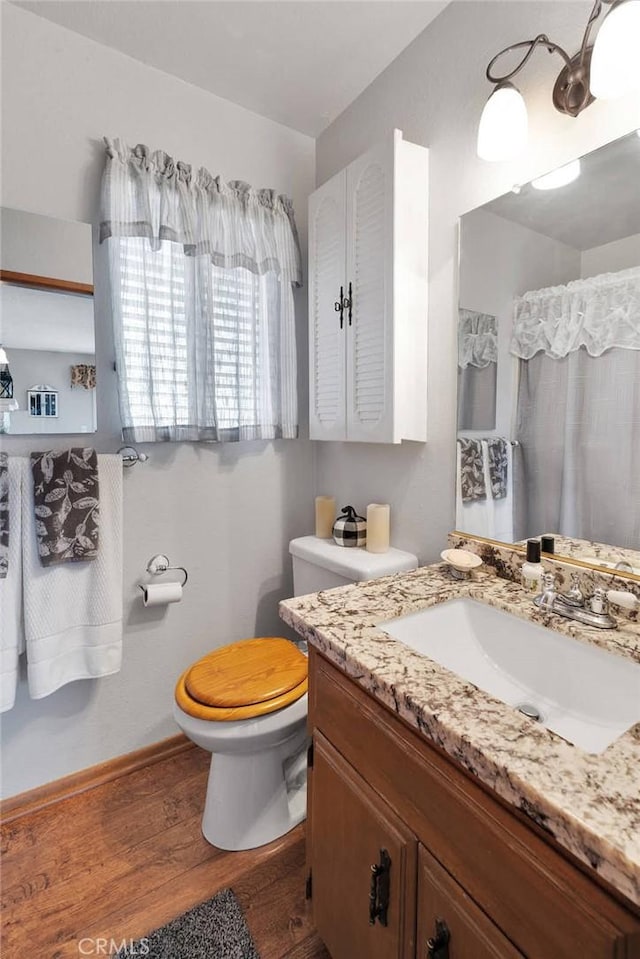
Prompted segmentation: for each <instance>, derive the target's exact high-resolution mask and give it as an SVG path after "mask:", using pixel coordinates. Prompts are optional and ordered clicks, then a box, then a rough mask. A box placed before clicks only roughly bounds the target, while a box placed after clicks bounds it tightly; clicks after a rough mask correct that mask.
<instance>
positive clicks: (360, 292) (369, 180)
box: [347, 138, 395, 443]
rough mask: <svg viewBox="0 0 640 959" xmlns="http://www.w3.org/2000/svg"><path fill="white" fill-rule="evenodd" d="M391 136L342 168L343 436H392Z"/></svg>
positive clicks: (365, 438) (386, 439)
mask: <svg viewBox="0 0 640 959" xmlns="http://www.w3.org/2000/svg"><path fill="white" fill-rule="evenodd" d="M394 150H395V139H394V138H388V140H387V141H386V142H385V143H382V144H380V145H379V146H377V147H375V148H374V149H372V150H370V151H369V152H368V153H365V154H364V155H363V156H361V157H359V158H358V159H357V160H355V161H354V162H353V163H352V164H350V166H349V167H348V168H347V283H350V284H351V299H352V318H351V323H349V317H348V316H347V438H348V439H349V440H360V441H364V442H378V443H380V442H387V443H389V442H392V441H393V415H394V409H393V366H394V362H393V361H394V357H393V192H394V191H393V176H394Z"/></svg>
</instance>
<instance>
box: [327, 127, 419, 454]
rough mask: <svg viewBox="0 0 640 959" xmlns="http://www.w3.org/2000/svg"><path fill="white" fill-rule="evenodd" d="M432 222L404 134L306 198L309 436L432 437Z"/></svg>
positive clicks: (415, 157)
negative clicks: (429, 339)
mask: <svg viewBox="0 0 640 959" xmlns="http://www.w3.org/2000/svg"><path fill="white" fill-rule="evenodd" d="M427 221H428V151H427V150H426V149H425V148H424V147H421V146H417V145H416V144H414V143H408V142H407V141H405V140H403V138H402V133H401V131H400V130H394V131H393V135H392V136H389V138H388V139H387V140H385V141H384V142H383V143H380V144H378V145H377V146H375V147H374V148H373V149H371V150H369V151H368V152H367V153H365V154H363V156H361V157H359V158H358V159H357V160H354V162H353V163H351V164H350V165H349V166H348V167H347V168H346V169H345V170H341V171H340V173H337V174H336V175H335V176H334V177H332V178H331V179H330V180H328V181H327V183H325V184H323V186H321V187H320V188H319V189H318V190H316V191H315V193H313V194H312V195H311V197H310V198H309V406H310V411H309V429H310V436H311V439H313V440H354V441H359V442H365V443H399V442H400V441H401V440H403V439H406V440H417V441H422V442H424V441H425V440H426V438H427Z"/></svg>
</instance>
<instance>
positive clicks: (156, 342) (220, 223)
mask: <svg viewBox="0 0 640 959" xmlns="http://www.w3.org/2000/svg"><path fill="white" fill-rule="evenodd" d="M105 143H106V167H105V171H104V177H103V184H102V216H101V223H100V241H101V243H102V242H104V243H105V245H106V247H107V251H108V258H109V271H110V295H111V312H112V315H113V323H114V339H115V350H116V369H117V374H118V387H119V399H120V413H121V419H122V427H123V437H124V439H125V440H126V441H128V442H139V443H141V442H153V441H159V440H169V441H179V440H187V441H213V442H219V441H223V440H253V439H276V438H280V437H284V438H293V437H295V436H297V433H298V409H297V383H296V337H295V312H294V301H293V287H294V286H299V285H301V264H300V250H299V245H298V236H297V232H296V227H295V220H294V216H293V208H292V205H291V201H290V200H288V199H287V198H286V197H284V196H280V195H279V194H277V193H276V192H275V191H274V190H257V189H254V188H252V187H250V186H249V185H248V184H246V183H242V182H240V181H234V182H233V183H224V182H223V181H222V180H221V179H220V178H219V177H213V176H211V174H210V173H208V171H207V170H205V169H200V170H198V171H197V172H193V171H192V168H191V167H190V166H189V165H188V164H186V163H181V162H177V161H175V160H173V159H172V158H171V157H170V156H168V155H167V154H166V153H164V152H162V151H155V152H152V151H150V150H149V149H148V148H147V147H146V146H142V145H138V146H136V147H134V148H130V147H128V146H127V145H126V144H125V143H123V142H122V141H121V140H110V139H105Z"/></svg>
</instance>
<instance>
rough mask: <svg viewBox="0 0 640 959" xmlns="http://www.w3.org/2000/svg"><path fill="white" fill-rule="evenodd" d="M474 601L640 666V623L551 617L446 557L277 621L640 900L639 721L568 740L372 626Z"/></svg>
mask: <svg viewBox="0 0 640 959" xmlns="http://www.w3.org/2000/svg"><path fill="white" fill-rule="evenodd" d="M464 596H467V597H470V598H472V599H476V600H479V601H481V602H483V603H487V604H489V605H491V606H496V607H499V608H501V609H504V610H506V611H508V612H510V613H513V614H514V615H516V616H520V617H522V618H525V619H529V620H531V621H532V622H537V623H539V624H542V625H552V626H553V628H554V629H556V630H557V631H558V632H562V633H565V634H567V635H571V636H573V637H575V638H576V639H578V640H580V641H584V642H589V643H593V644H594V645H598V646H600V647H601V648H604V649H608V650H609V651H612V652H615V653H617V654H619V655H623V656H625V657H628V658H630V659H632V660H634V661H636V662H640V624H639V623H634V622H630V621H625V620H621V621H620V628H619V629H617V630H598V629H595V628H592V627H585V626H582V625H580V624H578V623H575V622H572V621H570V620H566V619H563V618H562V617H559V616H553V615H552V616H551V617H549V619H548V622H545V615H546V614H543V613H541V612H540V611H538V610H537V609H536V608H535V607H534V606H533V604H532V602H531V596H530V594H527V593H525V592H524V590H523V589H522V587H521V586H520V585H519V584H516V583H512V582H509V581H507V580H504V579H500V578H498V577H496V576H495V574H493V573H492V572H484V571H482V570H480V571H478V572H475V573H474V574H473V579H472V580H469V581H466V582H460V581H456V580H453V579H452V578H451V576H450V574H449V571H448V568H447V567H446V566H445V565H444V564H438V565H436V566H427V567H422V568H420V569H417V570H414V571H413V572H410V573H398V574H396V575H395V576H387V577H384V578H382V579H377V580H373V581H371V582H365V583H358V584H356V585H353V586H341V587H339V588H337V589H332V590H325V591H323V592H320V593H313V594H310V595H309V596H301V597H296V598H294V599H288V600H285V601H283V602H282V603H280V615H281V617H282V619H283V620H284V621H285V622H286V623H288V624H289V625H290V626H292V627H293V629H295V630H296V632H298V633H299V634H300V635H301V636H303V637H304V638H305V639H307V640H308V642H309V643H310V644H311V645H312V646H314V647H315V648H317V649H318V650H319V651H320V652H322V653H323V654H324V655H325V656H326V657H327V658H328V659H330V660H331V661H332V662H333V663H334V664H335V665H336V666H337V667H338V668H339V669H341V670H342V671H343V672H344V673H346V674H347V675H348V676H350V677H351V678H352V679H354V680H355V681H356V682H357V683H358V684H359V685H360V686H362V688H363V689H365V690H367V691H368V692H369V693H371V694H372V695H373V696H374V697H375V698H376V699H378V700H380V702H382V703H384V705H385V706H387V707H389V708H390V709H391V710H393V711H394V712H396V713H397V714H398V715H400V716H401V717H402V718H403V719H404V720H405V721H407V722H408V723H409V724H410V725H412V726H414V727H415V728H416V729H418V730H419V731H420V732H421V733H422V734H423V735H424V736H425V737H426V738H427V739H429V740H432V741H433V742H435V743H437V745H439V746H440V747H441V748H443V749H444V750H445V751H446V752H447V753H448V754H449V755H450V756H451V757H452V758H453V759H455V760H457V761H458V762H459V763H460V764H461V765H462V766H464V767H465V768H466V769H467V770H468V771H469V772H471V773H472V774H473V775H475V776H477V777H478V779H480V780H481V781H482V782H483V783H485V784H486V785H487V786H489V787H490V788H491V789H493V790H494V791H495V792H496V793H497V794H498V795H499V796H500V797H501V798H502V799H503V800H505V801H506V802H508V803H509V804H511V805H513V806H515V807H516V808H517V809H519V810H521V811H522V812H524V813H526V815H528V816H529V817H530V818H531V819H532V820H533V821H534V822H536V823H537V824H538V825H539V826H541V827H542V828H543V829H544V830H545V831H546V832H548V833H549V834H550V835H551V836H553V837H554V838H555V840H556V841H557V842H558V843H559V844H560V845H561V846H563V847H565V848H566V849H567V850H568V851H569V852H571V853H572V854H573V855H574V856H576V857H577V858H578V859H580V860H582V861H583V862H584V863H586V864H587V865H589V866H590V867H591V868H593V869H594V870H595V871H596V872H597V873H598V874H599V875H600V876H601V877H602V878H603V879H604V880H606V881H607V882H608V883H610V884H611V885H612V886H613V887H614V888H616V889H617V890H619V891H620V892H621V893H622V894H623V895H624V896H626V897H627V898H628V899H630V900H631V901H632V902H634V903H637V904H638V905H640V723H639V724H637V725H635V726H633V727H632V728H631V729H629V730H628V731H627V732H626V733H625V734H623V735H622V736H621V737H620V738H619V739H617V740H616V741H615V742H614V743H612V745H611V746H609V747H608V748H607V749H606V750H605V751H604V752H602V753H600V754H598V755H593V754H589V753H586V752H584V751H583V750H581V749H579V748H578V747H576V746H573V745H571V744H570V743H569V742H567V741H566V740H564V739H562V738H561V737H560V736H558V735H556V734H555V733H552V732H551V731H550V730H548V729H546V728H545V727H544V726H541V725H540V724H538V723H535V722H533V721H531V720H529V719H527V718H526V717H524V716H523V715H521V714H520V713H518V712H517V711H516V710H514V709H513V708H512V707H510V706H507V705H506V704H504V703H502V702H501V701H500V700H498V699H495V698H493V697H492V696H490V695H489V694H487V693H485V692H483V691H482V690H480V689H478V688H477V687H476V686H473V685H472V684H471V683H467V682H465V681H464V680H462V679H460V678H459V677H458V676H457V675H455V674H454V673H452V672H450V671H448V670H446V669H445V668H444V667H442V666H440V665H438V663H436V662H434V661H433V660H431V659H429V658H428V657H427V656H423V655H420V654H419V653H417V652H414V651H413V650H411V649H409V647H407V646H405V645H404V644H403V643H401V642H399V641H398V640H395V639H392V638H391V637H390V636H388V635H386V634H385V633H383V632H381V631H380V630H379V629H378V628H377V626H376V624H378V623H382V622H385V621H386V620H390V619H394V618H395V617H398V616H404V615H406V614H408V613H413V612H417V611H418V610H421V609H426V608H427V607H429V606H433V605H436V604H437V603H442V602H444V601H446V600H448V599H452V598H454V597H464Z"/></svg>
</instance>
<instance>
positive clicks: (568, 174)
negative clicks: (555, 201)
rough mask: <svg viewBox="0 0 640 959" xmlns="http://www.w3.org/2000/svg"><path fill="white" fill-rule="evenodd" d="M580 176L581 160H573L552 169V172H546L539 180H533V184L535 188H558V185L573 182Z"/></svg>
mask: <svg viewBox="0 0 640 959" xmlns="http://www.w3.org/2000/svg"><path fill="white" fill-rule="evenodd" d="M579 176H580V160H573V161H572V162H571V163H565V165H564V166H560V167H558V169H557V170H552V171H551V173H545V175H544V176H540V177H538V178H537V180H532V181H531V186H532V187H533V188H534V189H535V190H557V189H558V187H561V186H566V185H567V184H568V183H573V181H574V180H577V179H578V177H579Z"/></svg>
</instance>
